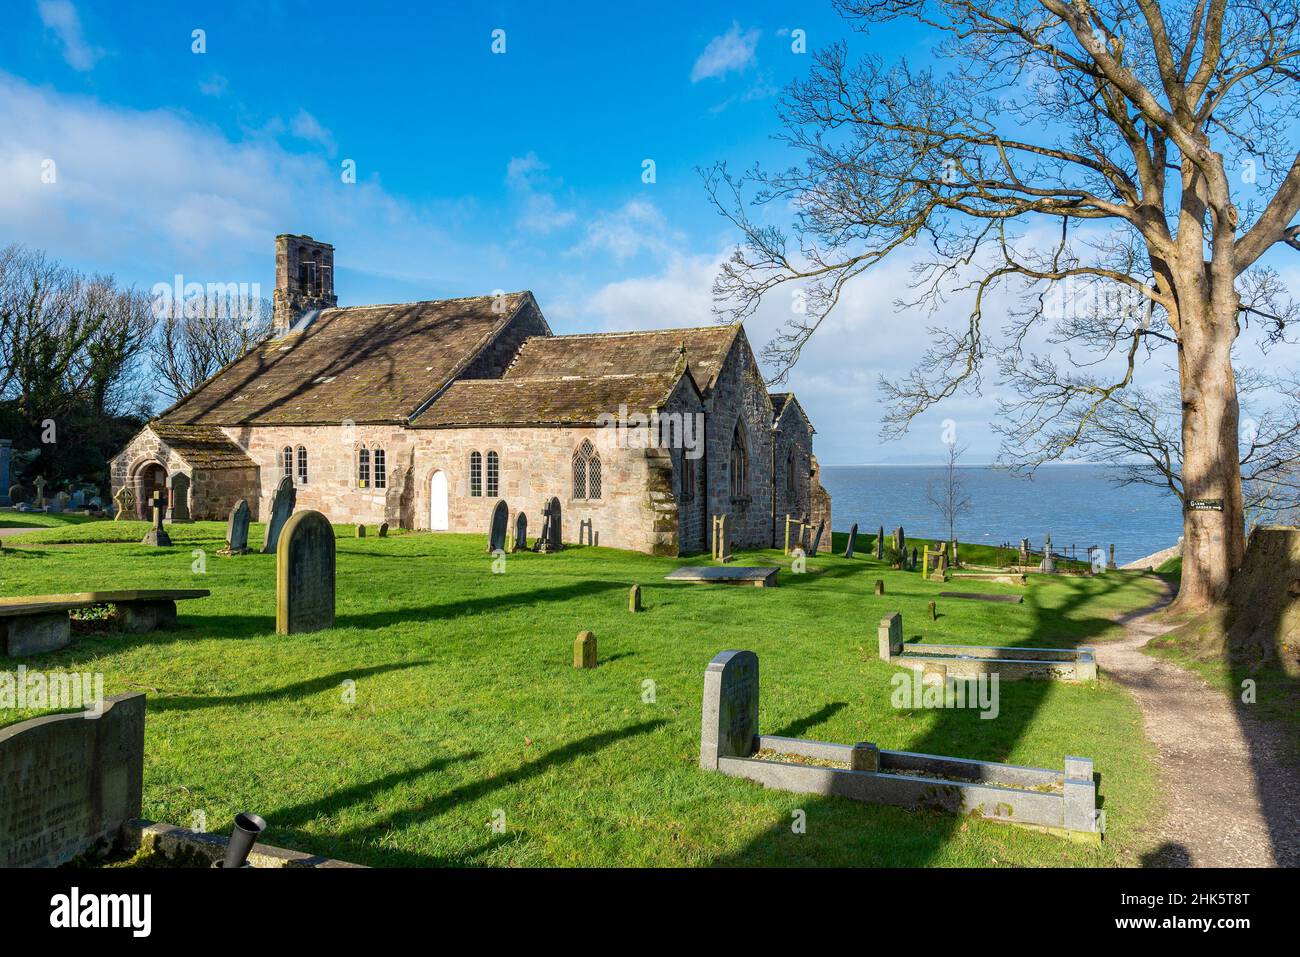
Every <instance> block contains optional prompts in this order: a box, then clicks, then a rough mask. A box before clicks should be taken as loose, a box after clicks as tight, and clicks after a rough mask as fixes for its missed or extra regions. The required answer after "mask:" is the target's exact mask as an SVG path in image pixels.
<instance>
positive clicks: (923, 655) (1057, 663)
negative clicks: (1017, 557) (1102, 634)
mask: <svg viewBox="0 0 1300 957" xmlns="http://www.w3.org/2000/svg"><path fill="white" fill-rule="evenodd" d="M876 637H877V644H878V649H879V654H880V659H881V660H882V661H888V662H889V663H890V664H894V665H900V666H902V667H904V668H911V669H912V670H913V671H919V672H921V674H923V675H926V676H927V677H928V676H932V675H933V676H937V677H940V678H948V677H954V678H973V677H976V676H978V675H993V674H996V675H998V677H999V680H1001V681H1021V680H1026V679H1040V680H1053V679H1055V680H1059V681H1095V680H1096V679H1097V656H1096V652H1095V650H1094V649H1093V648H1084V647H1080V648H1021V647H1000V646H997V645H930V644H916V643H912V644H906V645H905V644H904V643H903V615H902V613H901V612H897V611H896V612H894V613H892V614H890V615H887V616H886V617H884V618H882V619H881V620H880V627H879V628H878V629H877V630H876Z"/></svg>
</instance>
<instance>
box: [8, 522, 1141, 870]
mask: <svg viewBox="0 0 1300 957" xmlns="http://www.w3.org/2000/svg"><path fill="white" fill-rule="evenodd" d="M146 527H147V526H146V525H145V524H144V523H135V522H96V523H86V524H82V525H78V526H66V527H62V528H55V529H47V530H44V531H35V532H32V533H30V534H28V535H24V536H20V537H18V538H11V539H8V540H7V542H6V544H8V545H11V546H12V545H19V547H17V548H10V549H9V550H8V551H6V553H5V555H4V556H3V557H2V558H0V593H2V594H4V595H19V594H33V593H46V592H64V591H83V590H89V589H97V588H110V587H111V588H127V587H196V586H198V587H206V588H210V589H211V590H212V592H213V594H212V596H211V597H210V598H206V599H201V600H197V601H188V602H183V603H181V604H180V606H179V607H180V624H179V626H178V627H177V628H176V629H175V630H173V631H167V632H157V633H153V634H148V635H125V634H100V635H87V636H83V637H82V638H81V639H80V640H79V642H78V643H77V644H76V645H74V646H73V647H72V648H69V649H67V650H66V651H63V652H60V653H57V654H54V655H46V656H42V657H39V658H30V659H26V660H13V661H11V662H10V663H9V664H10V666H16V665H18V664H26V665H27V666H28V667H29V668H38V669H42V670H51V669H69V670H75V671H86V670H90V671H100V672H103V673H104V675H105V685H106V690H107V692H108V693H110V694H112V693H118V692H123V691H130V690H144V691H146V692H147V693H148V696H149V706H148V707H149V712H148V713H149V717H148V721H147V725H146V763H145V807H144V813H145V816H146V817H149V818H152V819H154V820H159V821H166V822H169V823H174V824H180V825H182V826H190V825H191V823H192V821H193V815H194V813H195V812H196V811H203V812H204V813H205V815H206V819H207V822H208V826H209V827H210V828H211V829H214V830H217V829H220V830H225V829H226V828H227V827H228V822H229V821H230V819H231V818H232V816H233V815H234V813H235V812H236V811H240V810H251V811H256V812H257V813H259V814H261V815H263V816H264V817H265V818H266V819H267V820H268V822H269V823H270V829H269V833H268V834H267V835H266V839H267V841H268V842H269V843H273V844H279V845H282V846H286V847H291V848H297V849H300V850H304V851H308V852H314V853H320V854H325V855H330V856H335V857H340V858H343V859H346V860H351V861H356V862H359V863H364V864H372V865H416V866H419V865H444V864H448V865H493V866H507V865H523V866H527V865H668V866H678V865H688V866H696V865H778V864H779V865H809V864H815V865H918V866H925V865H941V866H951V865H958V866H960V865H973V866H989V865H1002V866H1035V865H1093V866H1108V865H1133V864H1137V863H1139V862H1140V856H1141V854H1142V853H1143V852H1144V851H1145V850H1146V849H1147V843H1146V838H1145V837H1144V834H1145V833H1146V831H1147V829H1148V828H1149V822H1150V818H1151V817H1152V815H1153V813H1154V809H1155V802H1156V797H1155V783H1154V782H1155V779H1154V773H1153V767H1152V763H1151V749H1150V747H1149V746H1148V744H1147V743H1146V741H1145V740H1144V738H1143V734H1142V721H1141V716H1140V713H1139V711H1138V709H1137V707H1136V705H1135V704H1134V703H1133V701H1132V700H1131V699H1130V698H1129V697H1128V695H1127V693H1125V692H1124V691H1122V690H1121V689H1119V688H1117V687H1115V686H1113V685H1112V684H1110V683H1109V682H1108V681H1106V680H1105V679H1104V678H1103V679H1102V681H1101V682H1100V683H1098V684H1096V685H1077V686H1076V685H1066V684H1061V683H1055V682H1022V683H1004V684H1003V685H1002V686H1001V703H1000V706H1001V710H1000V714H999V716H998V717H997V718H996V719H995V720H984V719H981V718H980V717H979V713H978V712H977V711H973V710H971V711H958V710H946V711H945V710H929V711H925V710H896V709H895V708H893V707H892V706H891V704H890V696H891V691H892V687H891V683H890V679H891V677H892V676H893V675H895V674H906V675H909V676H910V673H909V672H905V671H902V670H901V669H896V668H894V667H892V666H890V665H888V664H885V663H883V662H881V661H880V660H878V658H877V655H876V626H877V624H878V622H879V620H880V619H881V617H883V616H884V615H885V614H888V613H889V612H892V611H902V612H903V616H904V633H905V635H906V637H907V638H908V639H909V640H912V639H915V638H918V637H919V638H921V639H923V640H926V641H943V642H965V643H970V644H980V643H989V642H994V643H1002V644H1022V645H1034V646H1042V645H1051V646H1069V645H1073V644H1078V643H1086V642H1091V641H1094V640H1097V639H1099V638H1103V637H1104V636H1105V635H1106V634H1107V633H1110V632H1112V631H1113V630H1114V628H1115V626H1113V625H1112V624H1111V622H1110V618H1111V616H1113V615H1114V614H1116V613H1118V612H1120V611H1123V610H1127V609H1130V608H1134V607H1137V606H1139V605H1144V604H1147V603H1149V602H1150V601H1152V600H1153V598H1154V597H1155V595H1156V594H1157V593H1158V590H1159V586H1158V583H1157V582H1155V581H1154V580H1153V579H1151V578H1149V577H1146V576H1141V575H1138V574H1136V573H1114V572H1112V573H1108V574H1107V575H1105V576H1101V577H1098V578H1076V577H1061V578H1056V579H1052V580H1050V581H1043V580H1039V579H1035V580H1034V583H1033V584H1031V585H1030V586H1029V587H1028V588H1022V589H1019V591H1020V592H1022V593H1023V594H1025V596H1026V600H1025V603H1024V604H1022V605H1008V604H985V603H979V602H963V601H958V600H948V599H938V602H939V612H940V617H939V619H938V620H937V621H935V622H931V621H929V620H928V617H927V615H926V614H925V609H926V602H927V601H928V600H930V599H932V598H934V597H935V595H936V593H937V592H939V591H941V590H943V589H944V588H945V586H942V585H940V584H938V583H936V582H926V581H923V580H921V578H920V577H919V575H917V574H915V573H907V572H899V571H892V570H890V569H887V568H885V567H883V565H882V564H880V563H877V562H875V561H874V560H873V559H870V558H868V557H867V555H868V553H869V549H868V548H867V547H866V546H867V545H868V544H869V543H870V540H871V537H870V536H863V537H861V538H860V539H859V542H860V546H861V550H860V551H859V554H858V557H857V558H856V559H854V560H845V559H843V558H841V557H839V551H840V550H842V548H843V540H844V537H843V536H842V535H836V536H835V539H836V551H835V553H833V554H832V555H825V554H823V555H822V556H819V557H818V558H815V559H810V560H809V562H808V567H809V573H808V574H805V575H792V574H790V573H788V572H782V574H781V587H779V588H775V589H757V588H749V587H727V586H703V585H670V584H668V583H666V582H664V581H663V580H662V579H663V576H664V574H666V573H667V572H668V571H670V570H671V569H672V568H674V567H676V566H678V565H682V564H691V563H693V562H694V563H698V562H699V559H695V560H688V559H662V558H652V557H649V556H644V555H637V554H632V553H627V552H619V551H614V550H611V549H601V548H578V547H571V548H568V549H566V550H565V551H563V552H561V553H559V554H556V555H534V554H531V553H525V554H520V555H511V556H509V557H508V559H507V560H506V571H505V573H504V574H492V573H491V558H490V556H488V555H487V554H485V552H484V540H483V538H482V537H480V536H463V535H447V534H442V535H430V534H407V535H400V536H395V537H392V538H388V539H379V538H376V537H373V536H372V537H368V538H366V539H356V538H354V537H352V535H351V530H350V529H348V530H347V531H346V533H345V531H344V529H343V528H342V527H340V528H339V529H338V533H339V539H338V599H337V611H338V622H337V627H335V628H333V629H331V630H329V631H324V632H318V633H314V634H308V635H296V636H293V637H280V636H277V635H276V634H275V633H274V617H275V584H274V583H275V558H274V556H264V555H260V554H253V555H247V556H243V557H238V558H223V557H221V556H219V555H217V554H216V552H217V550H218V549H219V548H220V547H221V540H222V535H223V533H224V523H216V522H200V523H197V524H194V525H182V526H172V527H170V528H169V531H170V534H171V536H172V538H173V540H174V541H175V542H176V544H175V545H174V546H173V547H171V548H149V547H145V546H140V545H138V544H119V543H117V542H119V541H120V542H126V543H134V542H136V541H138V540H139V538H140V537H141V536H142V535H143V534H144V530H145V528H146ZM260 529H261V526H254V530H253V534H252V539H253V541H255V542H258V541H260V539H261V531H260ZM73 540H77V541H80V542H82V544H75V545H74V544H60V543H67V542H70V541H73ZM20 543H21V544H20ZM196 549H202V550H203V552H204V553H205V555H204V558H205V561H206V573H203V574H197V573H195V572H194V571H193V570H192V566H193V565H194V563H195V561H196V556H195V554H194V552H195V550H196ZM963 556H964V557H965V558H966V559H967V560H968V561H976V560H979V559H980V555H979V553H978V552H977V551H976V550H975V549H974V548H973V547H972V548H970V549H969V550H968V549H966V548H963ZM738 558H739V560H740V561H741V562H742V563H753V562H760V561H761V562H773V561H778V562H779V561H785V560H784V559H783V558H782V556H781V554H780V552H779V551H765V552H759V553H741V554H740V555H739V556H738ZM877 578H882V579H884V581H885V586H886V594H885V596H884V597H880V598H877V597H875V596H874V595H873V594H872V588H873V585H874V583H875V580H876V579H877ZM633 583H639V584H640V585H641V587H642V590H643V596H644V602H645V606H646V610H645V611H644V612H643V613H642V614H639V615H632V614H630V613H629V612H628V610H627V589H628V586H630V585H631V584H633ZM946 587H948V588H951V587H953V586H952V585H951V584H950V585H948V586H946ZM968 590H979V591H1016V590H1017V589H1015V588H1013V587H1011V586H998V585H994V584H990V583H984V582H981V583H979V585H978V588H977V589H968ZM582 629H590V630H592V631H594V632H595V633H596V635H597V637H598V641H599V651H600V662H601V664H600V667H599V668H597V669H596V670H594V671H579V670H575V669H574V668H573V667H572V666H571V663H570V662H571V656H572V643H573V639H574V637H575V635H576V634H577V632H578V631H579V630H582ZM729 648H748V649H751V650H753V651H755V652H756V653H757V654H758V655H759V658H760V661H761V669H762V682H763V683H762V700H761V707H760V716H761V725H760V726H761V728H762V730H763V731H764V732H765V733H772V734H782V735H790V736H801V737H815V738H820V739H823V740H828V741H838V742H850V743H851V742H855V741H874V742H875V743H877V744H878V745H880V746H881V747H883V748H889V749H904V750H911V751H922V752H929V753H938V754H951V755H957V756H962V757H969V758H979V759H984V760H992V761H1005V762H1011V763H1015V764H1028V765H1040V766H1046V767H1052V768H1058V767H1060V766H1061V763H1062V759H1063V758H1064V756H1065V755H1067V754H1074V755H1082V756H1087V757H1091V758H1093V759H1094V760H1095V762H1096V767H1097V770H1098V771H1099V772H1100V774H1101V786H1100V794H1101V796H1102V798H1103V799H1104V808H1105V810H1106V813H1107V825H1108V834H1107V839H1106V841H1105V842H1104V843H1103V844H1102V845H1101V846H1100V847H1093V846H1087V845H1082V844H1076V843H1073V842H1069V841H1065V840H1062V839H1059V838H1055V837H1052V836H1049V835H1045V834H1039V833H1033V832H1030V831H1026V830H1023V829H1020V828H1015V827H1010V826H1005V825H999V824H994V823H991V822H985V821H981V820H975V819H966V818H960V817H955V816H952V815H943V814H938V813H930V812H910V811H904V810H901V809H896V808H886V807H874V806H868V805H862V804H857V803H855V802H851V801H848V800H843V799H838V798H818V797H812V796H807V795H795V794H787V793H783V792H778V791H767V790H764V789H763V788H761V787H760V786H758V785H756V784H752V783H749V782H746V781H741V780H736V779H732V778H728V777H724V776H722V775H720V774H716V773H709V772H705V771H702V770H700V768H699V767H698V766H697V759H698V748H699V731H700V696H701V688H702V676H703V672H704V668H705V666H706V665H707V664H708V662H709V660H710V659H711V658H712V657H713V655H714V654H716V653H717V652H718V651H721V650H724V649H729ZM346 681H351V682H355V703H354V704H349V703H347V702H345V700H344V687H343V684H344V682H346ZM647 682H652V683H653V690H654V694H653V696H652V700H646V698H647V697H650V696H649V695H647V693H646V689H647V688H649V687H651V685H649V684H647ZM31 716H32V715H31V714H30V713H13V712H8V713H5V714H4V715H3V717H0V723H9V722H12V721H18V720H22V719H24V718H27V717H31ZM796 809H802V810H804V811H805V812H806V814H807V832H806V833H804V834H795V833H792V831H791V826H790V825H791V821H792V813H793V812H794V811H795V810H796ZM494 815H495V816H496V818H497V819H498V820H501V819H502V818H501V815H504V818H503V819H504V831H503V832H501V833H497V832H495V831H494V830H493V828H492V826H491V825H492V822H493V820H494Z"/></svg>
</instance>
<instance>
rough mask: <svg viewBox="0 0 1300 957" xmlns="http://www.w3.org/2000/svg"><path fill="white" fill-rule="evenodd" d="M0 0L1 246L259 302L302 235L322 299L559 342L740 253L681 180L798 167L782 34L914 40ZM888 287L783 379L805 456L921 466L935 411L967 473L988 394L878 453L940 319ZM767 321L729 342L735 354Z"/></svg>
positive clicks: (641, 307)
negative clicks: (449, 309)
mask: <svg viewBox="0 0 1300 957" xmlns="http://www.w3.org/2000/svg"><path fill="white" fill-rule="evenodd" d="M6 6H7V8H8V9H7V14H6V27H7V29H6V30H5V31H4V33H3V34H0V130H3V131H4V135H3V137H0V180H3V181H7V182H5V187H4V188H3V189H0V243H4V242H8V241H12V240H21V241H24V242H27V243H29V244H32V245H36V246H39V247H42V248H45V249H47V250H48V251H49V252H50V253H51V254H52V255H55V256H57V257H59V258H61V259H64V260H66V261H68V262H71V263H74V264H76V265H78V266H80V267H82V268H84V269H87V270H90V271H95V270H102V271H111V272H114V273H116V274H117V275H118V276H119V277H121V278H122V279H124V280H126V281H128V282H131V283H136V284H139V285H141V286H145V287H149V286H152V285H153V284H154V283H157V282H170V281H171V280H172V277H173V276H174V275H175V274H178V273H179V274H182V275H183V276H184V277H185V278H186V280H187V281H199V282H208V281H217V282H249V283H252V282H257V283H260V284H261V287H262V291H263V293H264V294H265V295H267V296H269V294H270V291H271V289H272V287H273V279H274V260H273V238H274V235H275V234H276V233H278V232H296V233H309V234H311V235H314V236H315V237H317V238H318V239H324V240H326V241H328V242H332V243H333V244H334V245H335V247H336V268H337V274H336V292H337V293H338V295H339V301H340V303H342V304H345V305H346V304H360V303H368V302H395V301H407V300H413V299H428V298H439V297H444V296H458V295H472V294H483V293H487V292H491V291H492V290H494V289H507V290H513V289H522V288H527V289H531V290H533V291H534V292H535V293H536V295H537V297H538V300H539V302H540V303H541V306H542V309H543V311H544V313H545V314H546V315H547V318H548V319H549V321H550V323H551V326H552V328H553V329H555V330H556V331H557V332H578V331H601V330H617V329H632V328H645V327H651V326H672V325H703V324H708V323H710V322H712V321H713V317H712V315H711V312H710V304H711V300H710V294H709V286H710V284H711V282H712V278H713V275H714V274H715V273H716V271H717V265H718V263H719V262H720V261H721V260H722V258H723V257H725V255H726V254H727V252H728V250H729V247H730V246H731V244H732V243H733V242H734V240H735V236H734V234H733V233H732V232H730V230H729V227H728V224H727V223H726V222H725V221H724V220H723V219H722V218H721V217H719V216H718V215H717V214H716V212H714V211H713V209H712V208H711V207H710V206H709V205H708V204H707V202H706V201H705V194H704V190H703V187H702V184H701V180H700V178H699V176H698V174H697V173H696V171H695V169H696V167H698V166H705V165H709V164H711V163H713V162H714V161H716V160H727V161H728V162H730V163H731V164H732V166H733V167H739V168H743V167H745V166H747V165H749V164H751V163H753V162H754V161H762V162H763V163H765V164H767V165H772V164H778V165H780V164H786V163H790V162H794V161H795V160H796V157H795V156H793V155H792V154H790V153H789V152H788V151H787V150H786V149H785V148H784V147H783V146H782V145H781V144H779V143H777V142H775V141H774V140H773V139H772V134H773V133H775V132H776V131H777V130H778V124H777V121H776V114H775V109H776V96H777V93H778V91H779V90H780V89H781V88H782V87H784V86H785V85H786V84H787V83H788V82H789V81H790V80H792V79H793V78H795V77H798V76H802V75H804V74H805V73H806V71H807V69H808V61H809V59H810V57H809V56H808V55H807V54H799V53H796V52H794V51H793V50H792V39H791V31H792V30H795V29H800V30H803V31H804V32H805V35H806V38H807V48H808V50H810V51H811V50H814V49H816V48H817V47H819V46H822V45H825V44H827V43H829V42H833V41H835V40H838V39H847V40H849V42H850V44H851V46H852V47H853V48H854V49H855V51H858V52H868V51H875V52H880V53H882V54H884V55H887V56H889V57H895V56H900V55H905V56H908V57H909V58H912V59H915V60H925V59H927V58H928V56H929V53H928V51H929V46H930V41H929V40H928V39H927V38H926V37H925V36H923V35H920V34H919V33H917V32H915V31H909V30H906V29H903V28H899V27H892V28H890V29H888V30H884V31H879V32H877V33H874V34H872V35H871V36H863V35H862V34H860V33H856V32H854V31H851V30H850V29H849V28H848V27H847V26H846V24H845V23H844V22H843V21H842V20H841V19H840V18H839V17H838V16H836V15H835V14H834V12H833V10H832V9H831V8H830V5H829V3H819V2H814V3H806V4H797V5H794V4H789V3H788V2H787V3H780V4H777V3H749V4H744V5H739V4H733V5H721V4H719V5H709V4H700V3H691V4H685V3H682V4H676V3H662V2H656V3H652V4H624V5H618V6H617V7H611V6H608V5H604V4H571V5H564V6H563V7H562V8H560V9H558V10H557V9H553V8H554V7H556V6H557V5H552V4H522V3H518V4H516V3H486V4H474V5H462V4H454V5H453V4H416V3H411V4H409V5H408V4H398V3H366V4H363V3H356V2H342V3H334V2H327V0H320V2H314V3H294V2H271V3H257V4H242V5H241V4H216V3H184V2H180V3H143V2H112V3H110V2H107V0H105V2H92V0H76V2H71V0H9V2H8V3H7V5H6ZM469 6H472V7H473V9H471V10H467V9H464V8H465V7H469ZM228 8H229V9H228ZM195 30H202V31H204V34H203V40H204V42H205V44H206V51H205V52H202V53H196V52H194V50H193V47H194V44H195V40H194V39H193V31H195ZM494 30H504V31H505V53H503V54H498V53H494V52H493V50H492V44H493V31H494ZM46 160H53V161H54V163H55V164H56V169H57V178H56V182H55V183H52V184H50V183H42V182H41V179H40V175H39V171H40V169H41V164H42V163H43V162H44V161H46ZM645 160H653V161H654V164H655V178H656V181H655V182H654V183H652V184H647V183H643V182H642V170H643V163H644V161H645ZM347 161H352V162H354V163H355V166H356V182H355V183H352V184H348V183H344V182H342V181H341V176H340V172H341V169H342V166H343V164H344V163H346V162H347ZM905 280H906V270H905V268H904V266H903V265H901V264H900V265H898V266H890V267H889V268H883V269H880V270H879V271H878V273H877V275H875V276H873V277H872V280H871V282H870V283H864V284H863V286H862V288H861V290H860V291H859V292H858V293H857V294H856V295H855V297H854V298H853V299H852V300H851V301H848V302H846V304H845V305H844V307H842V309H841V311H840V313H839V314H837V315H836V317H835V319H834V320H833V321H832V322H830V323H829V325H828V327H827V328H826V329H824V330H823V331H822V332H821V333H819V335H818V337H817V338H816V339H814V342H813V345H812V347H811V348H810V349H809V350H807V352H806V353H805V358H804V360H803V361H802V362H801V365H800V368H799V369H798V370H796V372H795V374H794V376H793V378H792V380H791V382H790V384H789V387H790V388H792V389H793V390H794V391H795V392H796V393H797V394H798V395H799V397H800V400H801V401H802V402H803V404H804V405H805V407H806V408H807V409H808V411H809V412H810V414H811V416H812V418H813V421H814V423H815V425H816V426H817V428H818V430H819V435H818V439H817V451H818V455H819V458H820V459H821V460H822V461H823V462H824V463H827V464H848V463H860V462H887V461H899V462H903V461H930V460H934V459H936V458H937V457H938V456H939V455H940V454H941V451H942V446H941V444H940V443H939V442H938V436H939V434H940V431H941V426H940V422H941V420H942V419H944V418H946V417H952V418H954V419H956V420H957V422H958V423H959V429H960V434H961V436H962V438H963V440H964V441H967V442H969V443H970V445H971V453H970V460H971V461H978V460H987V459H988V458H990V457H991V455H992V452H993V451H994V449H995V448H996V438H995V437H994V436H992V435H991V434H990V432H989V430H988V428H987V421H988V419H989V416H990V414H991V410H992V405H991V402H990V401H988V400H987V399H961V400H958V401H955V402H953V403H951V404H950V405H949V406H948V407H946V408H944V409H942V410H937V411H936V412H934V413H933V414H931V415H930V416H928V417H927V418H926V420H925V421H923V422H921V423H918V425H917V427H916V429H915V434H914V435H913V436H911V437H909V438H908V439H905V440H903V441H902V442H898V443H890V444H887V445H882V444H881V443H880V442H879V440H878V439H877V430H878V428H879V415H880V411H881V409H880V405H879V403H878V401H877V392H876V387H875V382H876V379H877V376H878V375H879V374H881V373H882V372H883V373H885V374H901V373H902V372H903V371H905V370H906V369H907V368H908V367H909V366H910V365H911V363H912V362H913V361H914V360H915V358H916V357H917V355H919V353H920V351H921V349H922V348H923V346H924V341H925V335H924V327H925V326H926V325H928V324H930V323H932V322H934V321H935V320H934V317H917V316H915V315H899V314H896V313H895V311H894V306H893V302H894V300H895V298H897V297H898V295H899V294H900V293H901V292H903V284H904V282H905ZM779 311H780V310H779V308H777V309H774V310H769V311H768V312H765V313H764V314H761V315H760V316H759V317H757V318H756V320H755V321H754V322H753V323H752V324H751V325H750V328H749V335H750V338H751V341H753V343H754V345H755V348H756V349H758V348H760V347H761V346H762V344H763V342H764V341H766V339H767V337H768V336H769V335H770V331H771V329H772V328H773V327H774V326H775V325H776V324H777V322H779V321H780V318H779ZM959 311H960V310H958V311H956V312H954V313H953V315H954V316H956V315H957V314H958V312H959Z"/></svg>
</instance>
